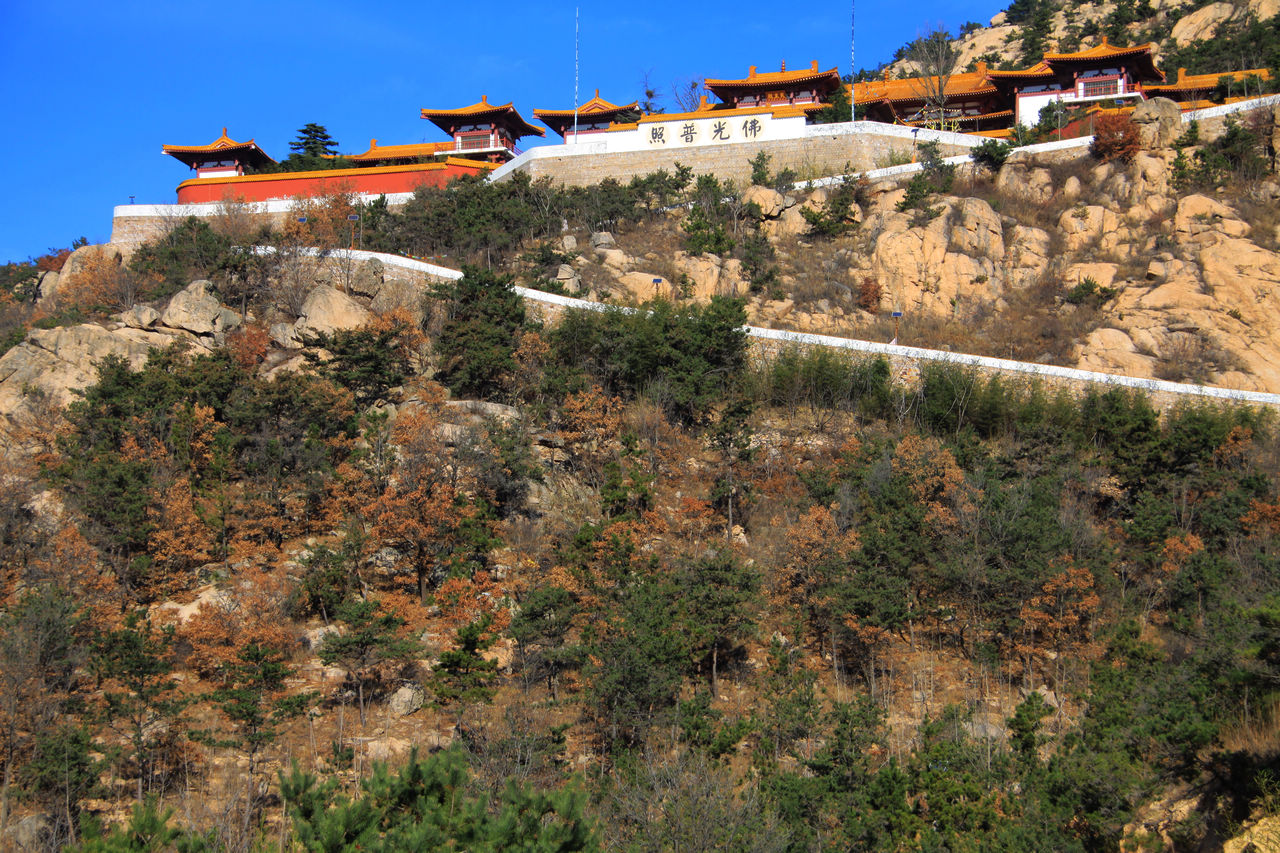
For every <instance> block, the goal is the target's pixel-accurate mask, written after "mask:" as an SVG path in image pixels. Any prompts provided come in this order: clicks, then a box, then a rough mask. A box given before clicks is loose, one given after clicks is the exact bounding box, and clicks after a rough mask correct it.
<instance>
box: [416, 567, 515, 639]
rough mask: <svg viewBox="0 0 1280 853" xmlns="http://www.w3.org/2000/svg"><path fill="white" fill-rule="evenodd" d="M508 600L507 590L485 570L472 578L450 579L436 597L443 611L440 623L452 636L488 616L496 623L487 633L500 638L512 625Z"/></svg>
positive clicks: (492, 624) (441, 585)
mask: <svg viewBox="0 0 1280 853" xmlns="http://www.w3.org/2000/svg"><path fill="white" fill-rule="evenodd" d="M506 598H507V594H506V591H505V590H503V589H502V587H501V586H500V585H499V584H498V583H497V581H495V580H494V579H493V577H492V576H491V575H490V574H489V573H488V572H485V571H480V572H476V573H475V575H473V576H472V577H470V578H449V579H448V580H446V581H445V582H444V583H442V584H440V588H439V589H437V590H436V591H435V594H434V595H433V596H432V599H433V601H434V602H435V604H436V606H437V607H439V608H440V615H439V617H438V619H439V623H440V625H441V627H442V628H443V630H444V631H445V632H447V633H448V634H449V635H452V634H453V633H454V632H455V631H457V630H458V629H459V628H461V627H462V626H463V625H469V624H471V623H472V622H475V621H476V620H477V619H480V618H482V617H484V616H488V617H490V618H491V619H492V620H493V621H492V622H491V623H490V624H489V630H488V631H487V632H486V634H487V635H489V636H498V635H500V634H501V633H502V632H503V631H504V630H506V628H507V626H508V625H510V624H511V611H510V610H509V609H508V607H507V602H506Z"/></svg>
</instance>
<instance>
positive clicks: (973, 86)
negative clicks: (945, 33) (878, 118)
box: [853, 69, 996, 104]
mask: <svg viewBox="0 0 1280 853" xmlns="http://www.w3.org/2000/svg"><path fill="white" fill-rule="evenodd" d="M937 79H938V78H937V77H902V78H899V79H897V80H869V81H864V82H861V83H854V84H853V102H854V103H855V104H867V103H874V102H876V101H911V100H916V101H923V100H924V99H925V97H926V93H927V91H928V89H927V88H926V87H932V86H937ZM926 81H928V82H926ZM945 90H946V91H945V94H946V96H947V97H948V98H954V97H959V96H960V95H985V94H989V93H991V92H994V91H996V88H995V87H994V86H992V85H991V83H990V82H988V80H987V71H986V70H985V69H983V70H980V71H962V72H960V73H959V74H952V75H951V78H950V79H949V80H947V84H946V87H945Z"/></svg>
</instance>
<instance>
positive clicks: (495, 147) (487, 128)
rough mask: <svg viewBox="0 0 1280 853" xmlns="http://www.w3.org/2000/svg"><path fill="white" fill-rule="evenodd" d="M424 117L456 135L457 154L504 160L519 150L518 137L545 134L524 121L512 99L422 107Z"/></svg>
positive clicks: (513, 155)
mask: <svg viewBox="0 0 1280 853" xmlns="http://www.w3.org/2000/svg"><path fill="white" fill-rule="evenodd" d="M422 117H423V118H425V119H427V120H428V121H430V122H431V123H432V124H434V125H435V126H436V127H438V128H440V129H441V130H443V131H444V132H445V133H447V134H449V135H450V136H452V137H453V148H452V150H451V151H450V152H449V153H450V154H452V155H453V156H455V157H465V158H467V159H473V160H474V159H484V160H489V161H490V162H493V163H505V162H506V161H507V160H510V159H511V158H513V157H515V156H516V155H517V154H519V153H520V150H519V149H518V148H516V141H517V140H519V139H521V138H522V137H525V136H545V135H546V131H544V130H543V129H542V128H540V127H534V126H533V125H531V124H529V122H527V121H525V120H524V119H523V118H522V117H521V116H520V113H518V112H516V108H515V107H514V106H512V105H511V104H510V103H506V104H503V105H501V106H496V105H494V104H490V103H489V99H488V96H483V97H481V98H480V101H479V103H475V104H472V105H471V106H469V107H461V108H460V109H456V110H427V109H424V110H423V111H422Z"/></svg>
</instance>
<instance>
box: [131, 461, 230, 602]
mask: <svg viewBox="0 0 1280 853" xmlns="http://www.w3.org/2000/svg"><path fill="white" fill-rule="evenodd" d="M147 515H148V517H149V518H150V520H151V522H152V524H153V525H154V527H153V529H152V531H151V535H150V537H149V538H148V542H147V545H148V547H149V549H150V551H151V556H152V558H153V559H154V561H155V569H156V572H155V575H154V576H153V580H152V582H151V586H152V589H153V594H155V595H159V596H169V595H172V594H173V593H174V592H177V591H178V590H180V589H187V588H190V586H191V585H192V584H193V583H194V582H195V577H194V576H192V575H191V574H190V570H191V569H193V568H195V567H197V566H200V565H203V564H205V563H208V562H210V561H211V560H212V559H213V554H214V550H215V548H216V546H217V543H216V542H215V540H214V536H213V532H212V531H211V530H210V529H209V526H208V525H207V524H205V523H204V521H203V519H201V518H200V513H199V510H198V508H197V506H196V498H195V495H193V494H192V492H191V481H190V480H189V479H187V478H186V477H180V478H179V479H177V480H175V481H174V482H173V483H172V484H170V485H169V487H168V488H167V489H165V490H164V493H163V495H161V496H160V499H159V500H158V501H155V502H153V503H152V505H151V506H150V507H149V508H148V510H147Z"/></svg>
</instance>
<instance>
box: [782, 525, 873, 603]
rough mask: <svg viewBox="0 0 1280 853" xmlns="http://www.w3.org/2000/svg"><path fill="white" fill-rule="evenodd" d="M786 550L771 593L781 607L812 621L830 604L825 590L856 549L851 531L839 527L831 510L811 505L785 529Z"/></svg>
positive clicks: (856, 540) (852, 531)
mask: <svg viewBox="0 0 1280 853" xmlns="http://www.w3.org/2000/svg"><path fill="white" fill-rule="evenodd" d="M786 538H787V543H788V544H787V552H786V560H785V562H784V563H783V567H782V571H781V572H779V573H778V574H777V575H776V576H775V578H774V579H773V583H772V584H771V586H772V589H771V593H772V595H773V596H774V598H775V600H776V601H777V602H778V603H780V604H782V605H783V606H785V607H794V608H798V609H800V610H802V611H803V612H805V613H806V614H807V617H808V619H809V621H810V622H811V623H813V624H816V623H817V621H818V620H819V619H820V616H821V614H823V613H825V612H826V611H827V609H828V608H829V607H830V605H831V603H832V602H831V598H830V596H829V594H828V593H827V592H825V589H826V587H827V585H828V582H829V581H830V580H831V579H832V578H833V576H834V575H835V574H837V573H839V572H840V571H842V570H843V568H844V566H845V565H847V564H848V562H849V560H850V557H851V556H852V554H853V553H854V552H855V551H857V550H858V547H859V539H858V534H857V532H856V531H855V530H853V529H849V530H841V529H840V525H839V523H838V522H837V521H836V517H835V514H834V513H833V512H832V511H831V509H829V508H827V507H824V506H815V507H812V508H810V509H809V511H808V512H806V513H805V514H804V515H802V516H801V517H800V519H799V521H797V522H796V523H795V524H793V525H791V526H790V527H789V528H787V536H786Z"/></svg>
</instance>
